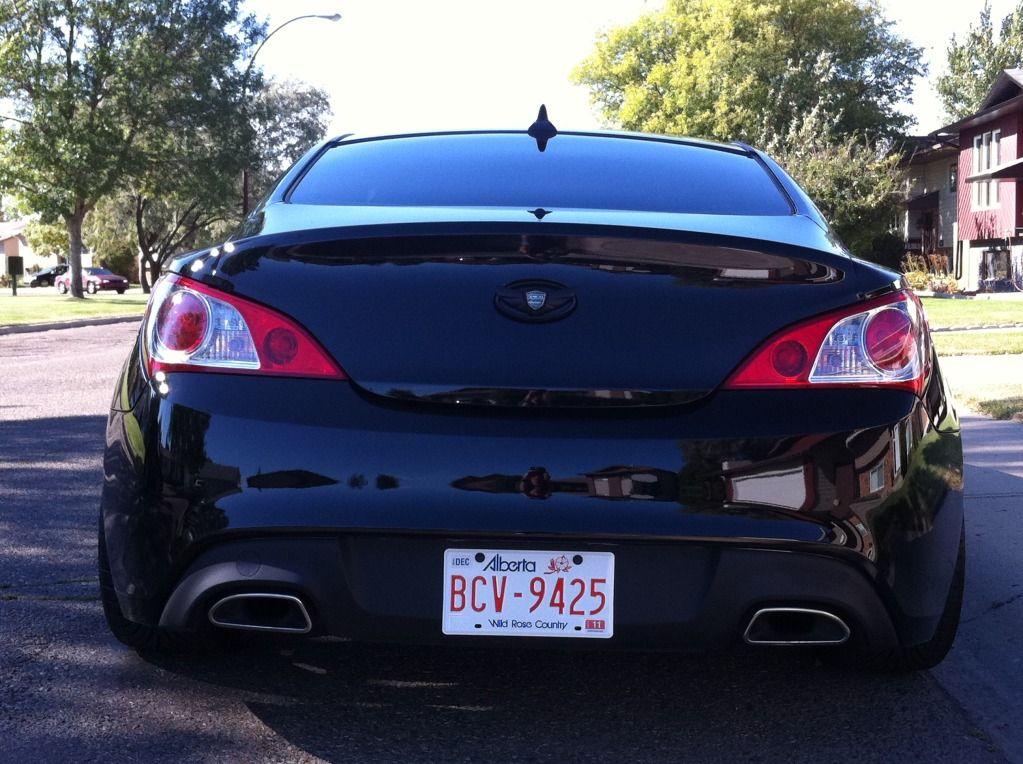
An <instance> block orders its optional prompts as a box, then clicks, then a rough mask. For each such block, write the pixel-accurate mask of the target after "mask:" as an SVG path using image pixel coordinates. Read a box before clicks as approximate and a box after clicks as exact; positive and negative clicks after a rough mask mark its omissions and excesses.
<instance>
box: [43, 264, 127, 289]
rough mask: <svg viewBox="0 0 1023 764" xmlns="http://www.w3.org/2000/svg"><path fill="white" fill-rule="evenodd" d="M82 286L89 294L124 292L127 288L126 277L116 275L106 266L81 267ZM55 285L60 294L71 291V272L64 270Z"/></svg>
mask: <svg viewBox="0 0 1023 764" xmlns="http://www.w3.org/2000/svg"><path fill="white" fill-rule="evenodd" d="M82 286H83V287H84V289H85V291H86V292H88V293H89V294H96V292H117V293H118V294H124V293H125V292H126V291H127V290H128V279H126V278H125V277H124V276H118V275H117V274H116V273H113V272H112V271H109V270H107V269H106V268H82ZM56 287H57V291H58V292H60V293H61V294H67V293H68V292H69V291H71V274H70V273H69V272H67V271H66V270H65V272H64V273H62V274H61V275H60V276H58V277H57V281H56Z"/></svg>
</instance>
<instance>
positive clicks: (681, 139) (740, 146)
mask: <svg viewBox="0 0 1023 764" xmlns="http://www.w3.org/2000/svg"><path fill="white" fill-rule="evenodd" d="M441 135H443V136H457V135H465V136H474V135H475V136H478V135H528V131H527V130H498V129H493V130H434V131H423V132H411V133H379V134H366V135H360V134H357V133H342V134H341V135H338V136H335V137H334V138H333V139H331V140H330V141H329V142H328V143H329V144H330V145H334V146H339V145H341V144H345V143H360V142H362V141H383V140H392V139H401V138H427V137H431V136H441ZM557 135H558V136H561V135H574V136H583V137H589V138H616V139H624V140H639V141H656V142H659V143H677V144H680V145H683V146H699V147H703V148H708V149H716V150H719V151H728V152H730V153H733V154H753V153H754V152H753V149H752V148H751V147H750V146H747V145H746V144H744V143H739V142H732V143H721V142H719V141H711V140H707V139H705V138H691V137H688V136H679V135H661V134H657V133H639V132H633V131H629V130H558V132H557ZM556 137H557V136H555V139H556Z"/></svg>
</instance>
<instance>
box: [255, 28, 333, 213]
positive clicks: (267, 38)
mask: <svg viewBox="0 0 1023 764" xmlns="http://www.w3.org/2000/svg"><path fill="white" fill-rule="evenodd" d="M302 19H323V20H324V21H340V20H341V14H340V13H332V14H325V13H306V14H303V15H302V16H295V18H293V19H288V20H287V21H285V22H284V23H283V24H281V25H279V26H277V27H275V28H274V29H273V30H272V31H271V32H270V33H269V34H268V35H267V36H266V37H264V38H263V39H262V40H260V42H259V45H257V46H256V49H255V50H254V51H253V52H252V55H251V56H250V57H249V63H248V65H247V66H246V67H245V74H243V75H242V103H243V104H244V109H245V115H246V118H247V117H248V112H249V107H248V100H247V99H248V89H249V76H250V75H251V74H252V65H253V64H255V63H256V56H258V55H259V51H261V50H263V46H264V45H266V42H267V40H269V39H270V38H271V37H273V36H274V35H275V34H277V33H278V32H280V31H281V30H282V29H284V27H286V26H288V24H293V23H294V22H296V21H301V20H302ZM248 214H249V169H248V168H247V167H246V168H245V169H244V170H242V217H245V216H246V215H248Z"/></svg>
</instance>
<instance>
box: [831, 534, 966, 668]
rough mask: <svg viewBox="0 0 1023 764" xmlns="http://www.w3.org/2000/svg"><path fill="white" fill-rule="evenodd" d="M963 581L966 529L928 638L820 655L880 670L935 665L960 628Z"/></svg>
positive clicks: (841, 662) (836, 660) (833, 660)
mask: <svg viewBox="0 0 1023 764" xmlns="http://www.w3.org/2000/svg"><path fill="white" fill-rule="evenodd" d="M965 583H966V529H965V528H963V529H962V530H961V531H960V532H959V557H958V558H957V559H956V567H955V571H954V572H953V573H952V585H951V586H950V587H949V590H948V598H947V599H946V600H945V609H944V610H943V611H942V613H941V619H940V620H939V621H938V627H937V628H936V629H935V630H934V636H933V637H931V639H930V641H928V642H924V643H923V644H920V645H913V646H912V647H896V648H892V649H889V650H881V651H866V650H862V649H859V650H858V649H856V648H855V647H850V649H848V650H845V649H843V650H830V651H826V652H824V653H822V656H821V657H822V658H825V659H828V660H829V662H832V663H839V664H841V665H844V666H861V667H867V668H876V669H880V670H882V671H893V672H908V671H923V670H925V669H929V668H934V667H935V666H937V665H938V664H939V663H941V662H942V661H943V660H945V656H946V655H948V651H949V650H951V649H952V643H953V642H955V638H956V632H957V631H958V630H959V614H960V612H961V611H962V607H963V589H964V586H965Z"/></svg>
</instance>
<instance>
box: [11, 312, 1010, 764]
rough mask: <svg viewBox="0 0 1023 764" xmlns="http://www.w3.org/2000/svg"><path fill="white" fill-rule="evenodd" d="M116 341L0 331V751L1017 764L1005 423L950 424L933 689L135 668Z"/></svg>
mask: <svg viewBox="0 0 1023 764" xmlns="http://www.w3.org/2000/svg"><path fill="white" fill-rule="evenodd" d="M134 331H135V328H134V327H133V326H131V325H123V324H121V325H112V326H101V327H86V328H81V329H65V330H61V331H54V332H40V333H35V334H23V335H12V336H8V337H0V741H2V742H0V746H2V747H0V759H3V760H18V759H22V760H41V761H48V760H59V759H74V760H90V759H103V760H112V761H124V760H145V761H147V762H149V761H182V760H254V759H255V760H265V761H314V760H319V759H325V760H333V761H342V760H344V761H347V760H359V759H370V758H372V759H405V760H409V759H412V760H419V759H428V760H439V759H444V760H452V761H467V760H481V759H494V760H502V761H509V760H511V761H516V760H523V761H527V760H538V759H564V760H571V761H574V760H581V759H590V760H592V759H606V760H630V761H651V760H664V759H673V760H681V759H685V760H688V761H722V760H724V761H729V760H736V759H741V760H754V761H785V762H797V761H820V760H840V759H850V760H856V761H885V760H894V759H902V760H910V761H1005V760H1006V759H1010V760H1015V761H1021V762H1023V725H1020V724H1019V722H1020V721H1021V720H1023V715H1021V712H1020V707H1021V701H1023V666H1021V663H1020V654H1021V653H1020V644H1019V636H1018V635H1019V634H1020V633H1021V631H1023V573H1021V572H1020V571H1021V570H1023V567H1021V565H1020V562H1021V559H1023V552H1021V551H1020V550H1021V547H1023V545H1021V543H1020V542H1021V532H1020V525H1019V523H1018V522H1017V518H1016V515H1017V514H1018V513H1019V512H1020V511H1021V506H1023V502H1021V498H1023V426H1020V425H1016V424H1012V423H995V422H990V421H988V420H985V419H980V418H972V417H971V418H968V419H967V423H966V424H967V446H968V461H969V467H968V470H967V486H968V492H969V494H970V497H971V498H970V502H969V509H968V519H967V523H968V525H967V529H968V533H969V537H968V538H969V555H970V567H969V572H968V581H967V601H966V613H965V622H964V625H963V631H962V635H961V637H960V639H959V641H958V643H957V645H956V647H955V649H954V651H953V653H952V655H951V656H950V657H949V659H948V660H947V661H946V662H945V663H944V664H943V665H942V666H941V667H940V668H939V669H937V670H935V671H933V672H930V673H919V674H914V675H910V676H889V675H883V674H867V673H863V674H860V673H856V672H850V671H843V670H838V669H833V668H828V667H824V666H822V665H820V664H819V663H818V662H816V661H815V660H814V659H813V658H812V657H810V656H808V655H805V654H803V653H798V652H784V651H778V652H740V653H736V654H730V655H713V656H707V657H700V658H692V657H680V656H673V655H662V654H653V655H643V654H624V655H618V654H608V655H600V654H573V653H570V652H564V653H563V652H553V651H542V652H541V651H526V650H523V651H521V652H509V651H478V650H464V649H440V648H429V649H427V648H407V647H379V646H360V645H352V644H348V643H343V642H337V641H306V642H297V643H282V642H275V641H248V642H246V643H245V645H244V647H240V648H239V649H238V650H236V651H234V652H231V653H229V654H226V655H220V656H214V655H198V656H193V657H176V658H153V657H146V658H143V657H140V656H138V655H136V654H135V653H134V652H132V651H131V650H128V649H125V648H124V647H122V646H120V645H119V644H118V643H116V642H115V641H114V640H113V639H112V638H111V637H110V635H109V634H108V633H107V631H106V629H105V626H104V624H103V619H102V614H101V612H100V606H99V602H98V593H97V583H96V578H95V572H94V567H95V565H94V559H95V554H96V549H95V527H96V515H97V506H98V496H99V483H100V479H101V462H100V446H101V443H102V438H103V428H104V422H105V417H104V413H105V410H106V407H107V404H108V402H109V399H110V397H111V393H112V391H113V380H114V378H115V376H116V374H117V371H118V369H119V367H120V365H121V363H122V361H123V359H124V357H125V355H126V353H127V350H128V347H129V346H130V344H131V342H132V339H133V335H134Z"/></svg>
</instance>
